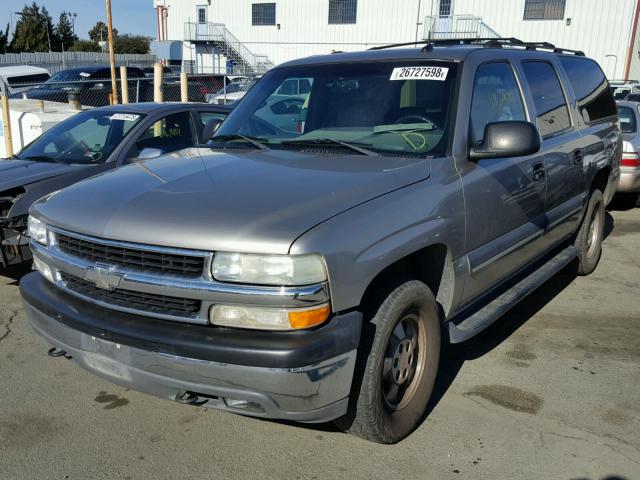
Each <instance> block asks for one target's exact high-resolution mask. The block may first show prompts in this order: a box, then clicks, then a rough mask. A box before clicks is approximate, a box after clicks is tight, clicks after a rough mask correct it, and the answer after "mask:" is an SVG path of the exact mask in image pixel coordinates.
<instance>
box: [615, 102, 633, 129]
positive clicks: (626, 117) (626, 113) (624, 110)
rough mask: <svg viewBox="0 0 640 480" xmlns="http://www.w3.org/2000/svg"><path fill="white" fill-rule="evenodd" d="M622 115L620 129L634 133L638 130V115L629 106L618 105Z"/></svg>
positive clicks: (620, 115)
mask: <svg viewBox="0 0 640 480" xmlns="http://www.w3.org/2000/svg"><path fill="white" fill-rule="evenodd" d="M618 116H619V117H620V129H621V130H622V132H623V133H634V132H635V131H636V116H635V115H634V114H633V110H632V109H631V108H629V107H622V106H620V107H618Z"/></svg>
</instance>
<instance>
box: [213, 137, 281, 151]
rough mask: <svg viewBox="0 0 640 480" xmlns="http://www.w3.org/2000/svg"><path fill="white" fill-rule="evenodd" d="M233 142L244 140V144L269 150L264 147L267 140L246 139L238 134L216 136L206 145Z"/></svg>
mask: <svg viewBox="0 0 640 480" xmlns="http://www.w3.org/2000/svg"><path fill="white" fill-rule="evenodd" d="M234 140H244V141H245V142H247V143H249V144H251V145H253V146H254V147H256V148H258V149H260V150H269V147H267V146H266V145H265V143H266V141H267V140H265V139H264V138H258V137H247V136H246V135H240V134H239V133H233V134H229V135H216V136H215V137H211V138H210V139H209V142H207V143H211V142H223V143H227V142H232V141H234ZM207 146H208V147H209V146H211V145H209V144H207Z"/></svg>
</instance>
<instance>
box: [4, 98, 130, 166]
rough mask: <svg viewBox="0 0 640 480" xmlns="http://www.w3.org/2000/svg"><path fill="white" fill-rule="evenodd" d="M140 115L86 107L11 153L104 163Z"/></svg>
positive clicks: (66, 161) (57, 160) (38, 158)
mask: <svg viewBox="0 0 640 480" xmlns="http://www.w3.org/2000/svg"><path fill="white" fill-rule="evenodd" d="M141 119H142V115H138V114H133V113H125V112H114V111H99V112H98V111H89V112H82V113H78V114H77V115H74V116H73V117H71V118H69V119H68V120H65V121H63V122H60V123H59V124H58V125H56V126H55V127H53V128H51V129H50V130H47V131H46V132H45V133H43V134H42V135H41V136H40V137H38V138H37V139H36V140H34V141H33V142H31V143H30V144H29V145H27V146H26V147H25V148H23V149H22V150H21V151H20V153H19V154H18V155H16V156H15V157H16V158H18V159H21V160H33V161H38V162H55V163H64V164H69V165H71V164H79V165H97V164H101V163H105V162H106V161H107V160H108V159H109V156H110V155H111V153H112V152H113V151H114V150H115V148H116V147H117V146H118V145H119V144H120V143H121V142H122V140H123V139H124V138H125V137H126V136H127V134H128V133H129V132H130V131H131V129H132V128H133V127H134V126H135V125H136V124H137V123H138V122H140V120H141Z"/></svg>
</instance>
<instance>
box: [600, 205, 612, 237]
mask: <svg viewBox="0 0 640 480" xmlns="http://www.w3.org/2000/svg"><path fill="white" fill-rule="evenodd" d="M614 226H615V220H614V219H613V216H612V215H611V214H610V213H609V212H605V214H604V236H603V238H602V239H603V240H606V238H607V237H608V236H609V235H611V232H613V227H614Z"/></svg>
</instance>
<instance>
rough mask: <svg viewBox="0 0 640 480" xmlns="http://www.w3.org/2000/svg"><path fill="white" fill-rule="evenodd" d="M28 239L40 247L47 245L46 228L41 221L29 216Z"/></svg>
mask: <svg viewBox="0 0 640 480" xmlns="http://www.w3.org/2000/svg"><path fill="white" fill-rule="evenodd" d="M29 237H31V240H33V241H34V242H38V243H40V244H42V245H46V244H47V227H46V225H45V224H44V223H43V222H42V221H41V220H39V219H38V218H36V217H34V216H33V215H29Z"/></svg>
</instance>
